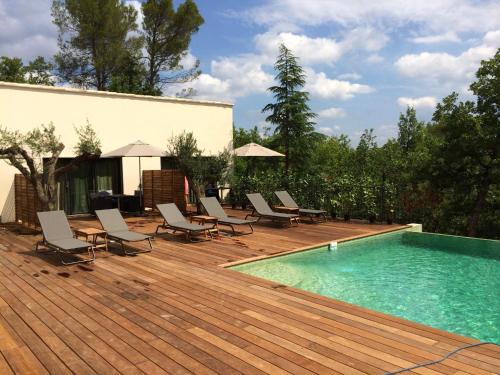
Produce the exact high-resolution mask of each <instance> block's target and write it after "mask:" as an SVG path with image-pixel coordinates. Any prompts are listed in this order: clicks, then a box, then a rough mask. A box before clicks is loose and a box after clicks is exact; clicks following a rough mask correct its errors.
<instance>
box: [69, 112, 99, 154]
mask: <svg viewBox="0 0 500 375" xmlns="http://www.w3.org/2000/svg"><path fill="white" fill-rule="evenodd" d="M75 131H76V134H77V135H78V142H77V144H76V146H75V147H74V149H73V150H74V152H75V154H76V155H84V154H89V155H100V154H101V141H100V139H99V138H98V137H97V133H96V132H95V130H94V128H93V127H92V124H90V122H89V120H87V123H86V124H85V125H82V126H80V127H76V128H75Z"/></svg>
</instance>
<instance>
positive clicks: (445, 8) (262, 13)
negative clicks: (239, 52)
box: [243, 0, 500, 34]
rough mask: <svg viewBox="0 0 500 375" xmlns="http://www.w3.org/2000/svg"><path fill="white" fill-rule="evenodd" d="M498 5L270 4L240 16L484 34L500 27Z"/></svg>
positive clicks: (470, 0)
mask: <svg viewBox="0 0 500 375" xmlns="http://www.w3.org/2000/svg"><path fill="white" fill-rule="evenodd" d="M495 14H498V1H497V0H485V1H482V2H478V1H475V0H433V1H414V0H380V1H376V2H374V1H372V0H357V1H349V2H346V1H345V0H309V1H308V2H307V4H306V5H305V3H304V2H303V1H301V0H270V1H267V2H266V3H265V4H264V5H260V6H256V7H254V8H251V9H249V10H246V11H244V12H243V16H244V17H246V18H247V19H250V20H251V21H252V22H255V23H257V24H261V25H274V24H280V23H282V22H286V23H292V24H296V25H322V24H326V23H336V24H339V25H341V26H344V27H349V28H351V27H353V26H359V25H376V26H377V27H383V28H388V29H394V28H398V27H402V26H405V25H408V24H412V25H417V26H418V27H419V28H420V29H421V30H422V31H429V32H428V33H429V34H430V32H434V33H444V32H448V31H453V32H486V31H488V30H493V29H496V28H498V27H500V17H495V16H494V15H495Z"/></svg>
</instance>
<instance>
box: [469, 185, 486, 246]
mask: <svg viewBox="0 0 500 375" xmlns="http://www.w3.org/2000/svg"><path fill="white" fill-rule="evenodd" d="M489 190H490V182H489V181H488V180H486V181H485V182H483V184H482V185H481V186H479V189H478V192H477V197H476V200H475V202H474V207H473V209H472V213H471V214H470V215H469V220H468V223H467V235H468V236H470V237H475V236H476V234H477V226H478V224H479V218H480V217H481V213H482V212H483V208H484V204H485V203H486V197H487V196H488V192H489Z"/></svg>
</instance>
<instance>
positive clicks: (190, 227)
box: [156, 203, 215, 241]
mask: <svg viewBox="0 0 500 375" xmlns="http://www.w3.org/2000/svg"><path fill="white" fill-rule="evenodd" d="M156 208H158V211H160V214H161V216H162V217H163V224H160V225H158V227H157V228H156V233H158V230H159V229H160V228H163V229H172V230H173V231H174V232H176V231H181V232H185V233H186V239H187V240H189V241H191V234H197V233H198V234H200V233H203V234H205V237H207V235H208V236H210V237H211V233H210V230H211V229H215V224H211V225H208V224H205V225H200V224H193V223H190V222H188V221H187V220H186V218H185V217H184V216H182V213H181V211H179V208H177V206H176V205H175V203H164V204H158V205H156Z"/></svg>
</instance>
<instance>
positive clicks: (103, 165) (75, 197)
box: [57, 158, 123, 215]
mask: <svg viewBox="0 0 500 375" xmlns="http://www.w3.org/2000/svg"><path fill="white" fill-rule="evenodd" d="M70 161H71V159H70V158H64V159H60V160H59V161H58V165H57V166H58V167H60V166H64V165H67V164H68V163H69V162H70ZM58 191H59V208H60V209H62V210H64V211H65V212H66V213H67V214H68V215H75V214H84V213H89V212H90V199H91V196H92V195H93V194H96V193H98V192H100V191H110V192H112V193H113V194H121V193H122V191H123V189H122V169H121V159H119V158H116V159H114V158H113V159H98V160H95V161H94V160H93V161H88V162H83V163H81V164H79V165H78V166H77V167H76V168H74V169H72V170H71V171H69V172H67V173H64V174H63V175H62V176H59V178H58Z"/></svg>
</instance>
